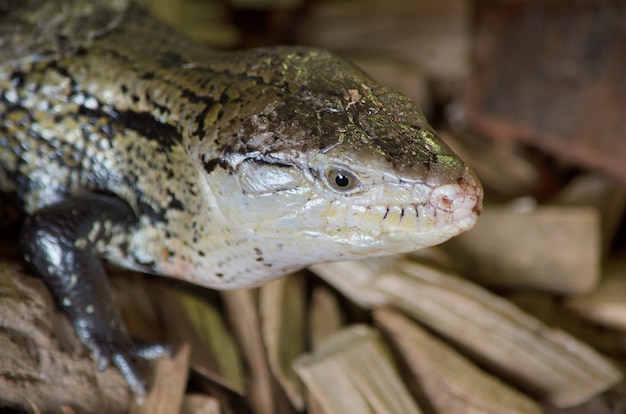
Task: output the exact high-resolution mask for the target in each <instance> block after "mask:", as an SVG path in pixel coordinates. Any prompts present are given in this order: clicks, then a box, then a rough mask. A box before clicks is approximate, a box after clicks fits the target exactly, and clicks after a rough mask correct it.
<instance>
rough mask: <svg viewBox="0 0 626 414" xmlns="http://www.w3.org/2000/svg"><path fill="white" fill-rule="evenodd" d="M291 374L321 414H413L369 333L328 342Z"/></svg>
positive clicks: (343, 334) (350, 331) (359, 330)
mask: <svg viewBox="0 0 626 414" xmlns="http://www.w3.org/2000/svg"><path fill="white" fill-rule="evenodd" d="M294 368H295V370H296V372H297V373H298V374H299V375H300V378H302V380H303V381H304V383H305V384H306V386H307V388H308V389H309V391H310V392H311V394H312V395H313V397H315V400H316V401H317V403H318V404H319V406H320V407H321V408H322V409H323V412H324V413H325V414H345V413H359V414H373V413H377V414H418V413H420V412H421V411H420V409H419V408H418V407H417V405H416V404H415V402H414V401H413V399H412V398H411V396H410V395H409V393H408V391H407V389H406V387H405V386H404V384H403V383H402V381H401V380H400V378H399V376H398V374H397V372H396V370H395V369H394V367H393V362H392V360H391V357H390V356H389V355H388V353H387V351H386V350H385V349H384V348H383V344H382V342H381V341H380V339H379V338H378V336H377V335H376V334H375V333H374V331H373V330H372V329H371V328H368V327H366V326H364V325H355V326H352V327H349V328H346V329H344V330H342V331H340V332H339V333H337V334H335V335H333V336H331V337H330V338H329V339H328V340H327V341H326V342H325V343H324V344H323V345H322V346H320V347H319V348H318V350H317V351H315V353H313V354H311V355H306V356H303V357H301V358H299V359H298V360H297V361H296V363H295V365H294Z"/></svg>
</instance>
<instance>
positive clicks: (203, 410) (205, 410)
mask: <svg viewBox="0 0 626 414" xmlns="http://www.w3.org/2000/svg"><path fill="white" fill-rule="evenodd" d="M221 413H222V411H221V408H220V404H219V402H218V401H217V399H215V398H213V397H208V396H206V395H201V394H187V395H186V396H185V400H184V401H183V408H182V410H181V414H221Z"/></svg>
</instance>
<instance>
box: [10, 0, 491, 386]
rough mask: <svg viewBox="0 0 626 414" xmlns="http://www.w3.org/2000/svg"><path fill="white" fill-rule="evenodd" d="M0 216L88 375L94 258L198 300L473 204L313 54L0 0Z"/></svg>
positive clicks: (432, 236) (335, 256) (128, 375)
mask: <svg viewBox="0 0 626 414" xmlns="http://www.w3.org/2000/svg"><path fill="white" fill-rule="evenodd" d="M0 16H1V17H0V193H1V194H2V196H1V197H0V202H1V203H2V208H3V209H12V210H14V211H17V212H18V213H19V221H20V222H21V234H20V244H21V248H22V251H23V255H24V259H25V261H26V262H27V264H28V265H29V266H30V268H31V269H32V271H33V272H34V273H35V274H36V275H38V276H40V277H41V278H43V280H44V281H45V282H46V284H47V285H48V287H49V288H50V290H51V292H52V294H53V296H54V297H55V299H56V301H57V303H58V305H59V307H60V308H61V309H62V310H63V311H64V312H65V314H66V315H67V316H68V317H69V319H70V321H71V322H72V324H73V326H74V328H75V331H76V333H77V335H78V337H79V338H80V340H81V341H82V342H83V343H84V344H85V345H86V346H87V347H88V348H89V349H90V350H91V351H92V352H93V354H94V356H95V359H96V361H97V362H98V365H99V367H101V368H102V369H103V368H104V367H106V366H107V365H108V364H109V363H113V364H114V365H115V366H116V367H117V368H118V369H119V370H120V371H121V372H122V374H123V375H124V378H125V379H126V381H127V383H128V384H129V387H130V389H131V390H132V391H133V392H134V393H135V394H137V395H142V394H143V393H144V392H145V386H144V383H143V381H142V379H141V376H140V375H139V374H138V373H137V370H136V368H135V365H134V362H133V361H134V359H135V358H138V357H139V358H151V357H156V356H159V355H161V354H163V353H164V352H166V347H165V346H162V345H158V344H138V343H137V342H134V341H133V340H132V339H131V338H130V336H129V334H128V333H127V332H126V329H125V327H124V326H123V323H122V322H121V320H120V317H119V315H118V311H117V310H116V309H115V307H114V306H113V304H112V298H111V292H110V288H109V285H108V281H107V277H106V272H105V270H104V267H103V263H102V261H103V260H106V261H109V262H111V263H113V264H115V265H118V266H121V267H125V268H129V269H134V270H138V271H141V272H145V273H150V274H155V275H161V276H165V277H169V278H176V279H182V280H184V281H187V282H190V283H193V284H197V285H200V286H204V287H209V288H213V289H239V288H249V287H254V286H257V285H260V284H262V283H264V282H267V281H269V280H271V279H273V278H277V277H280V276H283V275H286V274H288V273H290V272H293V271H295V270H298V269H302V268H305V267H307V266H309V265H311V264H315V263H320V262H326V261H337V260H349V259H359V258H364V257H370V256H381V255H388V254H394V253H404V252H409V251H413V250H417V249H420V248H423V247H426V246H432V245H436V244H438V243H441V242H444V241H445V240H447V239H449V238H451V237H453V236H455V235H457V234H459V233H461V232H463V231H466V230H469V229H470V228H471V227H472V226H473V225H474V224H475V223H476V221H477V218H478V215H479V213H480V210H481V205H482V198H483V191H482V187H481V185H480V183H479V180H478V179H477V177H476V176H475V174H474V173H473V172H472V171H471V169H470V168H469V167H468V166H466V164H465V163H464V162H463V161H462V160H461V159H460V158H459V157H458V156H457V155H456V154H455V153H453V152H452V150H451V149H450V148H449V147H448V146H447V145H446V144H445V143H444V142H443V141H442V140H441V138H440V137H439V136H438V135H437V133H436V132H435V131H434V130H433V128H432V127H431V126H430V125H429V124H428V122H427V121H426V119H425V118H424V116H423V115H422V113H421V112H420V111H419V109H418V108H417V107H416V106H415V105H414V104H413V103H412V102H411V100H410V99H408V98H407V97H405V96H403V95H401V94H400V93H398V92H395V91H393V90H391V89H389V88H386V87H383V86H381V85H379V84H377V83H376V82H375V81H374V80H372V79H371V78H369V77H368V76H367V75H366V74H365V73H364V72H363V71H361V70H360V69H358V68H357V67H356V66H355V65H353V64H352V63H350V62H349V61H347V60H345V59H343V58H341V57H339V56H337V55H335V54H333V53H331V52H329V51H327V50H323V49H318V48H314V47H303V46H271V47H261V48H255V49H246V50H239V51H219V50H212V49H208V48H206V47H203V46H200V45H197V44H195V43H194V42H192V41H190V40H189V39H188V38H186V37H185V36H183V35H181V34H179V33H178V32H176V31H175V30H173V29H170V28H168V27H166V26H165V25H164V24H163V23H160V22H158V21H156V20H154V19H153V18H152V17H150V16H149V15H148V13H147V12H146V11H145V10H144V9H142V8H141V7H139V6H137V5H135V4H134V3H133V2H129V1H127V0H116V1H113V2H106V1H100V2H98V1H94V2H90V1H86V0H55V1H48V2H46V1H43V0H29V1H19V0H18V1H15V0H2V1H1V2H0Z"/></svg>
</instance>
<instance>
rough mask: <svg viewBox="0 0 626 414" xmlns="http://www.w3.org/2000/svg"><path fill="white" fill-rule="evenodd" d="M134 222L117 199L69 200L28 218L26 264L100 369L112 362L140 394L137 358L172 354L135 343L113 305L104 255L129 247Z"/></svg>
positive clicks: (24, 233)
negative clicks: (53, 298)
mask: <svg viewBox="0 0 626 414" xmlns="http://www.w3.org/2000/svg"><path fill="white" fill-rule="evenodd" d="M135 223H136V216H135V214H134V212H133V210H132V209H131V208H130V206H129V205H128V204H126V203H125V202H124V201H122V200H120V199H119V198H117V197H114V196H109V195H102V194H92V195H85V196H77V197H70V198H67V199H64V200H62V201H60V202H57V203H55V204H52V205H49V206H46V207H44V208H42V209H41V210H39V211H37V212H35V213H34V214H32V215H31V216H29V217H28V218H27V219H26V220H25V222H24V225H23V227H22V233H21V244H22V250H23V252H24V257H25V259H26V261H27V262H28V263H29V264H30V265H31V266H32V268H33V270H34V272H35V273H36V274H37V275H39V276H40V277H42V278H43V279H44V281H45V282H46V283H47V285H48V286H49V288H50V290H51V291H52V293H53V295H54V297H55V299H56V300H57V302H58V304H59V306H60V307H61V309H62V310H63V311H64V312H65V313H66V314H67V316H68V317H69V319H70V321H71V322H72V323H73V325H74V328H75V330H76V333H77V335H78V337H79V338H80V340H81V341H82V342H83V343H84V344H85V345H87V346H88V347H89V348H90V349H91V350H92V352H93V353H94V356H95V358H96V360H97V362H98V366H99V368H100V369H101V370H102V369H104V368H105V367H106V365H107V364H108V362H109V361H111V362H113V364H114V365H115V366H117V368H118V369H119V370H120V371H121V373H122V375H123V376H124V378H125V379H126V381H127V382H128V384H129V386H130V387H131V389H132V391H133V392H134V393H135V394H136V395H138V396H141V395H143V394H144V393H145V388H144V383H143V381H142V380H141V376H140V375H139V374H138V372H137V369H136V367H135V366H134V364H133V362H132V359H133V358H134V357H140V358H147V359H150V358H155V357H158V356H161V355H163V354H164V353H166V352H167V350H166V348H165V347H163V346H161V345H152V344H151V345H138V344H136V343H134V342H133V341H132V340H131V338H130V336H129V334H128V333H127V331H126V329H125V327H124V325H123V323H122V321H121V319H120V315H119V313H118V311H117V309H116V308H115V306H114V304H113V301H112V297H111V289H110V287H109V283H108V280H107V277H106V273H105V270H104V268H103V266H102V262H101V259H100V257H99V256H100V255H101V254H102V253H104V252H105V251H106V249H110V248H124V244H125V243H126V240H125V239H124V238H125V237H126V235H127V234H129V230H131V229H132V227H133V226H134V225H135Z"/></svg>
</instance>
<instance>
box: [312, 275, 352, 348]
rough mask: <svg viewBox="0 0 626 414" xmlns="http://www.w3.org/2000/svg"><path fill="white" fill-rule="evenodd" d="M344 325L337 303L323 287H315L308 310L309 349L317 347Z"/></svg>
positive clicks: (333, 296) (335, 298)
mask: <svg viewBox="0 0 626 414" xmlns="http://www.w3.org/2000/svg"><path fill="white" fill-rule="evenodd" d="M343 325H344V316H343V313H342V312H341V309H340V308H339V301H338V300H337V297H336V296H335V295H333V294H332V293H331V292H330V291H329V290H328V289H326V288H325V287H316V288H315V289H314V290H313V294H312V295H311V306H310V309H309V327H310V329H309V331H310V332H309V338H310V339H309V340H310V342H311V348H312V349H317V347H318V346H319V345H320V344H321V343H322V342H324V340H326V339H327V338H328V337H329V336H331V335H332V334H334V333H336V332H337V331H339V330H340V329H341V327H342V326H343Z"/></svg>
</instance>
